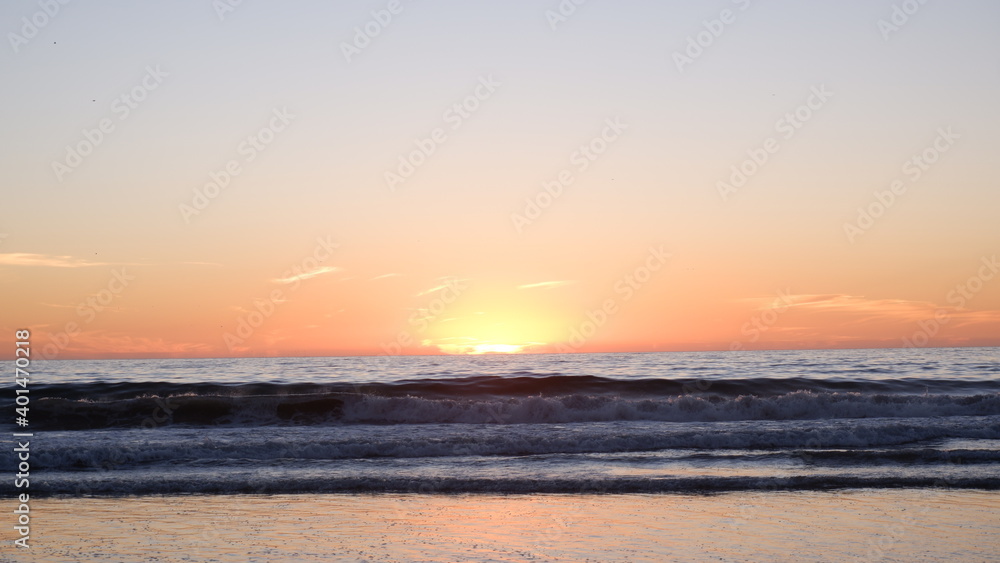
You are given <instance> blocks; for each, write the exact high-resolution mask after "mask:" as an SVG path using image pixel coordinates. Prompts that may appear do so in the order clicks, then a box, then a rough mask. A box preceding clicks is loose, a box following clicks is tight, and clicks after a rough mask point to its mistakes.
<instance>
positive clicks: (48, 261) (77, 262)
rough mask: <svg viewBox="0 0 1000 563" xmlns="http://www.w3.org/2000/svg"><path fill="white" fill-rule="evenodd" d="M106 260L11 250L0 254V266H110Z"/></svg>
mask: <svg viewBox="0 0 1000 563" xmlns="http://www.w3.org/2000/svg"><path fill="white" fill-rule="evenodd" d="M110 265H111V264H109V263H107V262H91V261H89V260H83V259H81V258H74V257H73V256H54V255H50V254H31V253H27V252H12V253H6V254H0V266H41V267H46V268H90V267H93V266H110Z"/></svg>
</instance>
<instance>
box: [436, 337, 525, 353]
mask: <svg viewBox="0 0 1000 563" xmlns="http://www.w3.org/2000/svg"><path fill="white" fill-rule="evenodd" d="M451 340H458V342H436V343H431V342H430V341H426V342H424V344H425V345H433V346H436V347H437V349H438V350H440V351H442V352H444V353H445V354H520V353H521V352H524V350H525V349H526V348H528V347H529V346H531V345H533V344H538V343H537V342H526V343H524V344H504V343H498V342H482V341H477V340H476V339H475V338H471V337H464V338H453V339H451Z"/></svg>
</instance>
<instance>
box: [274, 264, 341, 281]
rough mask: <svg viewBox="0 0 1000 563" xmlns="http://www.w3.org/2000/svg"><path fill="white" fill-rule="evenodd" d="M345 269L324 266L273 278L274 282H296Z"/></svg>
mask: <svg viewBox="0 0 1000 563" xmlns="http://www.w3.org/2000/svg"><path fill="white" fill-rule="evenodd" d="M340 271H343V268H338V267H336V266H322V267H319V268H316V269H315V270H309V271H308V272H303V273H301V274H298V275H295V276H288V277H287V278H275V279H273V280H271V281H272V282H274V283H294V282H296V281H302V280H307V279H309V278H315V277H316V276H322V275H323V274H332V273H334V272H340Z"/></svg>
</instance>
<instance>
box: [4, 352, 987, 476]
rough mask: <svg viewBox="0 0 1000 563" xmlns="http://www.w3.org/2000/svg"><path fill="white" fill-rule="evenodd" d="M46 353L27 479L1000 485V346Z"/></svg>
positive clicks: (34, 398)
mask: <svg viewBox="0 0 1000 563" xmlns="http://www.w3.org/2000/svg"><path fill="white" fill-rule="evenodd" d="M32 367H33V368H34V369H33V370H32V382H31V387H30V388H31V404H30V428H29V431H31V432H34V433H35V436H34V437H33V438H32V445H31V474H32V475H31V477H32V478H31V488H30V490H31V493H32V495H33V496H35V495H39V496H41V495H45V494H49V495H68V496H83V495H101V496H120V495H148V494H185V493H202V494H243V493H246V494H254V493H337V492H354V493H368V492H413V493H440V492H473V493H475V492H484V493H548V492H551V493H570V494H572V493H588V494H589V493H655V492H686V493H687V492H718V491H740V490H744V491H747V490H759V491H770V490H825V489H842V488H899V487H947V488H962V489H991V490H995V489H1000V349H997V348H959V349H897V350H834V351H776V352H738V353H733V352H699V353H652V354H579V355H483V356H419V357H412V356H411V357H371V358H339V357H338V358H250V359H190V360H100V361H48V362H34V363H33V364H32ZM13 396H14V392H13V389H12V388H11V387H9V386H8V387H7V388H6V389H5V391H4V393H3V396H2V404H3V409H4V412H7V413H13V411H14V404H13ZM10 428H11V430H12V431H18V430H17V427H15V426H13V425H10ZM3 441H4V442H5V444H4V447H8V446H10V445H11V439H10V433H9V432H8V433H6V435H5V436H4V437H3ZM8 451H10V450H8ZM13 463H14V461H13V458H12V456H3V464H4V465H5V467H4V470H5V471H7V472H8V474H13V473H14V472H16V471H15V468H14V465H13ZM12 485H13V480H12V479H9V480H4V482H3V485H0V488H6V490H5V491H4V494H12V493H14V492H15V491H16V489H14V488H13V486H12Z"/></svg>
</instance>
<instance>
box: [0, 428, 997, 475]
mask: <svg viewBox="0 0 1000 563" xmlns="http://www.w3.org/2000/svg"><path fill="white" fill-rule="evenodd" d="M164 430H165V431H162V432H156V431H143V430H129V431H114V432H101V433H94V434H91V435H86V436H78V435H77V433H68V432H67V433H59V434H52V433H50V434H47V437H46V439H45V440H46V442H47V443H48V444H49V447H48V448H46V449H44V450H40V451H38V453H37V454H36V453H34V452H33V453H32V463H33V467H36V468H38V469H40V470H56V471H89V470H93V469H101V468H106V467H114V468H142V467H154V466H161V467H162V466H164V465H169V466H171V467H180V466H183V465H185V464H202V463H216V462H218V463H232V462H238V463H240V464H254V465H271V464H273V463H275V462H281V461H283V460H287V461H289V462H292V463H298V462H305V461H343V460H377V459H389V460H392V459H395V460H406V459H419V458H466V459H467V458H472V457H476V458H484V457H494V458H495V457H501V456H506V457H524V456H553V455H556V456H558V455H570V456H580V455H591V456H599V457H600V456H616V455H620V456H625V457H626V458H629V459H631V460H633V461H634V460H635V458H634V456H635V455H640V456H641V455H642V452H654V455H655V457H656V459H659V460H665V459H666V460H668V461H679V460H684V459H690V460H695V461H696V460H698V459H699V458H700V459H709V458H711V459H715V460H717V461H721V460H723V459H724V458H725V457H727V456H729V457H731V458H742V459H751V458H753V459H757V458H758V457H759V456H773V455H778V456H785V457H788V458H795V459H796V460H797V461H801V462H805V463H811V464H817V465H827V464H842V465H864V464H866V463H875V462H878V463H924V464H933V463H963V464H976V463H993V462H998V461H1000V452H998V451H997V450H995V449H979V450H977V449H970V448H968V447H957V448H955V449H951V450H948V449H941V448H940V447H939V446H938V445H937V444H938V443H940V442H941V441H943V440H971V441H973V442H974V443H979V444H981V443H984V442H983V441H989V440H1000V416H991V417H956V418H941V419H924V420H921V421H920V422H919V423H917V424H915V423H912V422H909V421H906V420H899V419H867V420H858V421H853V422H850V423H845V422H844V421H806V422H796V423H792V424H791V425H790V424H789V423H783V422H720V423H691V424H684V425H674V424H669V423H658V422H643V423H629V424H622V423H592V424H587V425H582V426H579V425H519V426H513V427H511V426H495V425H493V426H478V427H468V426H466V427H459V428H454V427H446V426H443V425H427V426H419V427H406V428H403V427H398V426H382V427H370V426H369V427H343V428H339V429H337V428H334V429H325V428H321V427H309V428H300V429H281V428H275V429H258V428H232V429H227V430H224V431H223V430H219V431H215V432H213V433H212V434H211V435H210V436H206V435H203V434H202V433H200V431H197V430H181V429H176V431H166V429H164ZM668 458H669V459H668ZM602 459H605V458H602ZM13 462H14V460H13V458H11V460H8V461H7V462H4V463H3V464H2V465H6V464H7V463H13Z"/></svg>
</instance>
